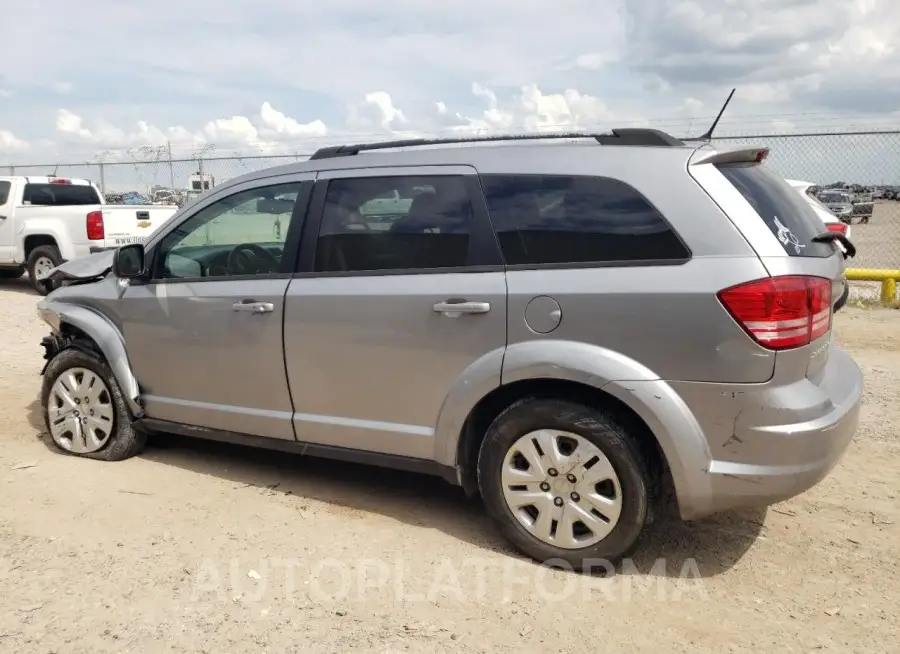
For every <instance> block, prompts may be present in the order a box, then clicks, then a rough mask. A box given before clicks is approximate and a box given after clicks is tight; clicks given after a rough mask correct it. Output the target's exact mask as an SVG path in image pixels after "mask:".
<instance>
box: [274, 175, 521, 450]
mask: <svg viewBox="0 0 900 654" xmlns="http://www.w3.org/2000/svg"><path fill="white" fill-rule="evenodd" d="M360 158H362V157H360ZM300 270H301V271H302V272H300V273H298V274H297V275H296V276H295V278H294V279H293V280H292V281H291V284H290V286H289V287H288V291H287V297H286V300H285V314H284V348H285V363H286V366H287V374H288V380H289V383H290V389H291V397H292V398H293V401H294V407H295V414H294V427H295V430H296V433H297V439H298V440H300V441H305V442H309V443H316V444H320V445H327V446H333V447H344V448H352V449H358V450H367V451H373V452H379V453H384V454H393V455H399V456H405V457H412V458H420V459H432V458H434V456H435V447H436V443H435V438H434V429H435V424H436V422H437V419H438V416H439V414H440V412H441V408H442V407H443V405H444V402H445V400H446V399H447V397H448V395H450V393H451V391H452V390H453V389H454V387H455V386H456V385H457V384H458V383H460V380H463V379H466V380H468V383H471V380H472V379H473V378H474V379H477V381H478V383H479V384H480V386H479V388H480V390H483V392H487V391H489V390H491V388H492V387H495V386H498V385H499V384H500V373H501V367H502V362H503V352H504V349H505V347H506V277H505V273H504V270H503V266H502V265H501V262H500V257H499V252H498V250H497V244H496V239H495V238H494V235H493V233H492V231H491V227H490V223H489V221H488V219H487V212H486V209H485V207H484V199H483V197H482V195H481V192H480V188H479V186H478V178H477V176H476V174H475V170H474V169H472V168H470V167H467V166H429V167H428V168H406V167H398V168H375V169H360V170H341V171H328V172H324V173H319V176H318V180H317V182H316V189H315V192H314V195H313V200H312V203H311V206H310V221H309V223H308V225H307V229H306V231H305V232H304V235H303V243H302V246H301V264H300ZM472 368H476V369H477V370H478V375H477V377H468V376H467V374H468V373H469V371H470V370H471V369H472Z"/></svg>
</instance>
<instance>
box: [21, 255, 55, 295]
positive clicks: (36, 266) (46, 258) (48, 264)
mask: <svg viewBox="0 0 900 654" xmlns="http://www.w3.org/2000/svg"><path fill="white" fill-rule="evenodd" d="M61 263H62V255H61V254H60V253H59V248H57V247H56V246H55V245H40V246H38V247H36V248H34V249H33V250H32V251H31V254H29V255H28V262H27V263H26V267H27V268H28V277H29V278H30V279H31V285H32V286H33V287H34V290H36V291H37V292H38V293H40V294H41V295H47V294H48V293H49V292H50V291H52V290H53V284H52V283H51V282H50V281H49V280H45V279H44V277H45V276H46V274H47V273H48V272H49V271H50V270H51V269H52V268H55V267H56V266H58V265H59V264H61Z"/></svg>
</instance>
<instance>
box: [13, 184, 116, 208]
mask: <svg viewBox="0 0 900 654" xmlns="http://www.w3.org/2000/svg"><path fill="white" fill-rule="evenodd" d="M22 200H23V201H24V202H25V204H39V205H43V206H50V207H61V206H72V205H84V204H100V194H99V193H97V189H95V188H94V187H93V186H88V185H75V184H26V185H25V191H24V192H23V195H22Z"/></svg>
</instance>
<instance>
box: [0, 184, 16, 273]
mask: <svg viewBox="0 0 900 654" xmlns="http://www.w3.org/2000/svg"><path fill="white" fill-rule="evenodd" d="M17 190H18V189H17V188H16V184H15V182H12V181H10V180H6V179H0V263H13V262H14V261H15V260H16V259H15V257H16V234H15V231H16V230H15V225H13V207H14V206H15V204H16V203H15V200H14V199H13V198H14V196H15V194H16V192H17Z"/></svg>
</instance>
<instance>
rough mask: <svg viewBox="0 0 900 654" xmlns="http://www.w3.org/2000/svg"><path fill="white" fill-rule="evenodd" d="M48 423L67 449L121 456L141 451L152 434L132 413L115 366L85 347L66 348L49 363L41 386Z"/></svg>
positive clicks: (59, 443)
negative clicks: (144, 431)
mask: <svg viewBox="0 0 900 654" xmlns="http://www.w3.org/2000/svg"><path fill="white" fill-rule="evenodd" d="M41 404H42V405H43V409H44V424H45V425H46V427H47V432H48V433H49V434H50V438H51V439H53V443H54V444H55V445H56V446H57V447H58V448H59V449H61V450H63V451H65V452H69V453H71V454H76V455H78V456H83V457H87V458H90V459H101V460H104V461H120V460H122V459H127V458H129V457H132V456H134V455H135V454H138V453H139V452H140V451H141V450H142V449H143V447H144V444H145V442H146V436H145V435H144V434H142V433H141V432H137V431H135V430H134V428H133V427H132V425H131V416H130V414H129V412H128V407H127V406H126V405H125V400H124V398H123V397H122V392H121V390H119V385H118V384H117V383H116V380H115V377H114V376H113V374H112V372H111V371H110V370H109V366H107V365H106V362H105V361H103V359H101V358H100V357H99V356H97V355H95V354H92V353H89V352H85V351H83V350H81V349H76V348H70V349H67V350H63V351H62V352H60V353H59V354H57V355H56V357H54V358H53V360H51V361H50V363H49V365H48V366H47V370H46V371H45V372H44V383H43V388H42V389H41Z"/></svg>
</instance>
